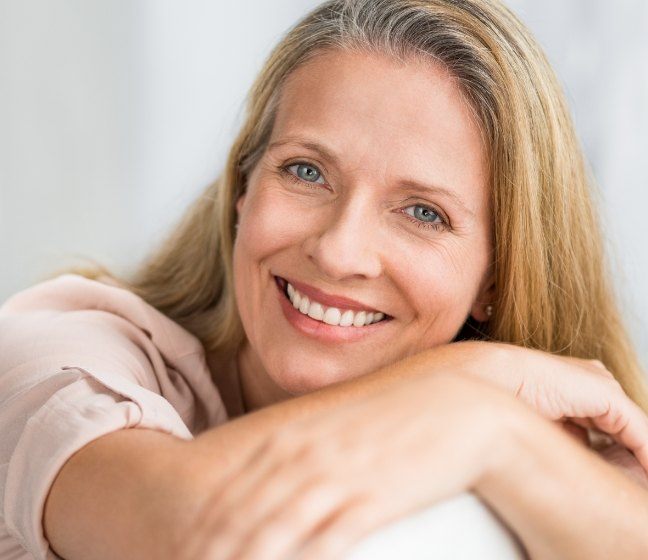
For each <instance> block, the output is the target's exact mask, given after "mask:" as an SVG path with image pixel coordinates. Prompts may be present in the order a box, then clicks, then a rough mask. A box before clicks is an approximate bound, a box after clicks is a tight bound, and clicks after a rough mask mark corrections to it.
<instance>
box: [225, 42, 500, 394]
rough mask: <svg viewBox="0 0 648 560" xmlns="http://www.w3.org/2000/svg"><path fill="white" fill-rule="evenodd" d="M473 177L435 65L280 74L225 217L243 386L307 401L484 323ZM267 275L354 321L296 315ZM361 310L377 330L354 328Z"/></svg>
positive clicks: (466, 116) (486, 209)
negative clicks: (379, 317)
mask: <svg viewBox="0 0 648 560" xmlns="http://www.w3.org/2000/svg"><path fill="white" fill-rule="evenodd" d="M317 146H319V147H320V149H317ZM486 166H487V164H486V160H485V152H484V147H483V145H482V142H481V139H480V134H479V129H478V126H477V124H476V123H475V122H474V120H473V119H472V118H471V114H470V111H469V109H468V106H467V105H466V103H465V102H464V100H463V99H462V96H461V94H460V91H459V89H458V87H457V85H456V83H455V81H453V79H452V78H451V77H450V75H449V74H448V73H447V72H446V71H444V70H443V69H442V68H441V67H440V66H437V65H435V64H433V63H430V62H420V61H414V60H412V61H409V62H408V63H407V64H406V65H398V64H397V63H396V62H394V61H393V60H391V59H388V58H384V57H381V56H378V55H368V54H357V53H355V54H352V53H341V52H336V53H327V54H325V55H321V56H319V57H317V58H315V59H313V60H312V61H311V62H310V63H308V64H307V65H306V66H302V67H300V68H299V69H297V70H296V71H295V72H293V73H292V74H291V76H290V78H289V80H288V82H287V83H286V86H285V89H284V91H283V94H282V98H281V100H280V105H279V109H278V114H277V118H276V122H275V125H274V129H273V132H272V137H271V139H270V143H269V147H268V149H267V151H266V152H265V154H264V155H263V157H262V159H261V160H260V162H259V163H258V164H257V166H256V167H255V168H254V169H253V171H252V173H251V174H250V176H249V180H248V186H247V191H246V194H245V195H243V196H242V197H241V198H240V199H239V200H238V201H237V205H236V207H237V210H238V213H239V229H238V234H237V240H236V242H235V247H234V277H235V293H236V300H237V305H238V308H239V311H240V315H241V320H242V322H243V326H244V328H245V331H246V334H247V338H248V341H249V351H250V352H253V353H254V354H255V357H254V361H255V362H256V363H257V364H260V365H261V366H262V367H261V368H259V371H255V372H254V376H264V379H263V380H257V384H264V386H265V387H270V386H272V387H273V391H274V392H275V394H276V393H277V392H278V391H282V390H283V391H284V392H286V393H288V394H291V395H297V394H302V393H306V392H310V391H313V390H315V389H317V388H319V387H323V386H325V385H329V384H331V383H335V382H338V381H342V380H345V379H350V378H354V377H357V376H360V375H362V374H365V373H368V372H371V371H374V370H376V369H379V368H380V367H382V366H384V365H387V364H389V363H392V362H395V361H398V360H399V359H402V358H404V357H406V356H408V355H411V354H414V353H417V352H420V351H422V350H424V349H426V348H430V347H433V346H436V345H439V344H443V343H448V342H450V341H452V340H453V338H454V337H455V335H456V334H457V332H458V331H459V330H460V328H461V327H462V325H463V324H464V322H465V321H466V319H467V318H468V316H469V315H471V314H472V315H473V317H474V318H475V319H477V320H479V321H484V320H486V319H487V317H486V315H485V313H484V307H485V304H486V303H488V302H489V301H490V298H491V297H492V282H491V279H490V276H491V275H490V270H489V264H490V260H491V243H492V242H491V235H490V231H491V227H492V215H491V207H490V197H489V192H488V188H487V167H486ZM275 277H279V278H282V279H285V280H287V281H288V282H291V283H293V284H297V288H298V289H299V288H300V287H302V288H303V289H302V290H299V291H300V292H301V293H305V292H306V291H307V287H311V288H313V289H317V290H320V291H321V292H324V293H325V294H328V295H330V296H342V297H344V298H351V299H352V300H356V301H357V302H359V303H358V304H357V306H356V309H351V311H349V310H350V307H349V306H348V305H346V304H340V303H339V302H338V305H333V304H334V303H335V302H333V301H322V300H324V299H325V298H324V297H322V296H321V294H319V297H318V295H316V296H315V297H314V298H313V297H311V298H310V300H309V301H311V302H312V301H313V300H315V301H319V302H320V303H324V305H323V309H322V310H323V311H324V312H326V311H327V308H328V307H329V306H333V307H337V308H338V309H339V310H340V316H341V317H342V318H344V316H345V314H346V317H347V321H349V320H350V319H351V317H353V320H354V321H355V323H354V324H352V325H351V326H331V325H329V324H327V323H326V322H323V321H320V320H317V319H316V318H311V317H309V316H308V315H304V314H301V313H300V312H299V311H298V310H297V309H295V308H294V307H293V306H292V305H291V303H290V302H289V301H288V299H287V296H286V295H284V293H283V290H281V289H280V288H279V287H278V285H277V282H276V278H275ZM302 299H303V298H302ZM347 303H348V302H347ZM302 305H304V304H302ZM360 309H366V310H367V311H370V310H375V311H379V312H382V313H384V314H385V315H387V316H390V317H391V319H389V320H387V321H381V322H379V323H376V324H373V325H371V326H354V325H355V324H358V322H359V321H360V320H361V318H362V316H361V315H359V314H357V313H356V312H357V311H358V310H360ZM309 311H310V312H311V314H312V315H314V316H315V317H318V315H317V310H315V309H314V308H310V309H307V313H308V312H309ZM351 313H353V315H351ZM336 317H337V316H336V314H335V312H330V313H329V314H328V318H329V319H331V318H333V319H335V318H336ZM325 318H326V317H325ZM262 370H265V371H262Z"/></svg>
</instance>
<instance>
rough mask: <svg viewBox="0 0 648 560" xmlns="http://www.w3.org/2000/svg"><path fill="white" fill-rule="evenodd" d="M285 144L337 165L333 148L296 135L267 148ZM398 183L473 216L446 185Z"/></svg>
mask: <svg viewBox="0 0 648 560" xmlns="http://www.w3.org/2000/svg"><path fill="white" fill-rule="evenodd" d="M287 144H292V145H296V146H301V147H302V148H306V149H308V150H312V151H313V152H317V153H318V154H320V156H322V157H323V158H325V159H327V160H329V161H332V162H333V163H334V164H335V165H336V166H338V167H339V161H340V160H339V158H338V156H337V155H336V154H335V153H334V152H333V150H331V149H330V148H327V147H326V146H324V145H322V144H320V143H318V142H314V141H312V140H307V139H303V138H298V137H286V138H284V139H283V140H277V141H275V142H272V143H271V144H269V145H268V150H273V149H275V148H280V147H281V146H285V145H287ZM400 183H401V184H402V185H403V186H404V187H406V188H409V189H410V190H412V191H419V192H422V193H428V194H429V193H432V194H440V195H444V196H447V197H448V198H450V199H451V200H452V201H453V202H454V203H455V204H456V205H457V206H459V207H460V208H462V209H463V210H464V211H465V212H466V213H468V214H470V216H472V217H473V218H474V217H475V213H474V212H473V211H472V210H471V209H470V208H468V206H467V205H466V204H465V203H464V201H463V200H462V199H461V197H460V196H459V195H458V194H457V193H455V192H454V191H453V190H452V189H448V188H446V187H442V186H439V185H428V184H425V183H421V182H419V181H415V180H413V179H403V180H401V181H400Z"/></svg>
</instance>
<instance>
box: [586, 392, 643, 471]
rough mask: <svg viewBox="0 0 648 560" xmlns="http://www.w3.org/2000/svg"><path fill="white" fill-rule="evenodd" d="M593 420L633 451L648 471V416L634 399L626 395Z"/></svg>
mask: <svg viewBox="0 0 648 560" xmlns="http://www.w3.org/2000/svg"><path fill="white" fill-rule="evenodd" d="M623 395H625V393H624V394H623ZM592 420H593V421H594V424H595V425H596V427H597V428H599V429H600V430H602V431H604V432H606V433H608V434H610V435H611V436H612V437H613V438H614V439H615V440H616V441H617V442H618V443H620V444H621V445H624V446H625V447H627V448H628V449H629V450H630V451H632V452H633V453H634V454H635V456H636V457H637V460H638V461H639V463H640V464H641V466H642V467H643V468H644V470H645V471H646V472H647V473H648V418H647V417H646V414H645V413H644V412H643V410H642V409H641V408H639V406H638V405H637V404H635V403H634V401H632V400H631V399H630V398H629V397H627V396H625V397H624V398H622V401H621V403H618V402H613V403H611V405H610V408H609V410H608V411H607V412H605V413H604V414H601V415H599V416H595V417H593V418H592Z"/></svg>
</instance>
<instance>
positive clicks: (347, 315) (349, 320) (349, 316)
mask: <svg viewBox="0 0 648 560" xmlns="http://www.w3.org/2000/svg"><path fill="white" fill-rule="evenodd" d="M351 325H353V311H351V310H350V309H347V310H346V311H345V312H344V313H342V318H341V319H340V326H341V327H350V326H351Z"/></svg>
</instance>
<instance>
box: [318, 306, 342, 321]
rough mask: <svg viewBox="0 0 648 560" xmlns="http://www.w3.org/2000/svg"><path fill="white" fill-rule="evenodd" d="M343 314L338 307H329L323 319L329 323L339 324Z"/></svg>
mask: <svg viewBox="0 0 648 560" xmlns="http://www.w3.org/2000/svg"><path fill="white" fill-rule="evenodd" d="M341 318H342V314H341V313H340V310H339V309H338V308H337V307H329V308H328V309H327V310H326V313H324V317H322V321H324V322H325V323H327V324H329V325H339V324H340V319H341Z"/></svg>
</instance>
